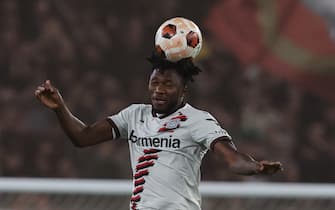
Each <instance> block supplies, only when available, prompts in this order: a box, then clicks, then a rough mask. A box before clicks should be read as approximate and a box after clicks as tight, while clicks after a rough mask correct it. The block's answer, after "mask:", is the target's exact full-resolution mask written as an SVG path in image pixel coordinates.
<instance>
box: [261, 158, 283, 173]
mask: <svg viewBox="0 0 335 210" xmlns="http://www.w3.org/2000/svg"><path fill="white" fill-rule="evenodd" d="M259 165H260V167H259V169H258V174H268V175H271V174H274V173H276V172H278V171H283V170H284V169H283V166H282V164H281V163H280V162H272V161H267V160H262V161H260V162H259Z"/></svg>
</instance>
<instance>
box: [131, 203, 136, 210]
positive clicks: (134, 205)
mask: <svg viewBox="0 0 335 210" xmlns="http://www.w3.org/2000/svg"><path fill="white" fill-rule="evenodd" d="M136 207H137V204H136V203H135V202H133V203H132V206H131V210H136Z"/></svg>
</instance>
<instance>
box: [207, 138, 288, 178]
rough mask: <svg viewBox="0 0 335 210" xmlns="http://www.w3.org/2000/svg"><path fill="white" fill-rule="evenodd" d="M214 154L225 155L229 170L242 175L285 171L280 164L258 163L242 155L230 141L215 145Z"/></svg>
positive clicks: (220, 141) (264, 161)
mask: <svg viewBox="0 0 335 210" xmlns="http://www.w3.org/2000/svg"><path fill="white" fill-rule="evenodd" d="M213 149H214V152H215V153H217V154H219V155H223V156H224V158H225V160H226V161H227V163H228V166H229V168H230V169H231V170H232V171H233V172H235V173H237V174H241V175H255V174H274V173H276V172H278V171H281V170H283V168H282V164H281V163H280V162H272V161H266V160H263V161H256V160H254V159H253V158H252V157H251V156H250V155H247V154H244V153H240V152H239V151H237V150H236V148H235V146H234V145H233V144H232V143H231V141H229V140H225V139H222V140H219V141H217V142H216V143H214V146H213Z"/></svg>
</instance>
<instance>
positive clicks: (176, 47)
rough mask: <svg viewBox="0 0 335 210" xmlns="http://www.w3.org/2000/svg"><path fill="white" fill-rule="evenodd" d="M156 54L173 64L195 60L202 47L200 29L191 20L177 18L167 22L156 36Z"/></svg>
mask: <svg viewBox="0 0 335 210" xmlns="http://www.w3.org/2000/svg"><path fill="white" fill-rule="evenodd" d="M155 47H156V53H158V54H159V55H160V56H161V57H163V58H166V59H167V60H169V61H171V62H177V61H179V60H181V59H183V58H188V57H192V58H195V57H196V56H197V55H199V53H200V50H201V47H202V35H201V31H200V29H199V27H198V26H197V25H196V24H195V23H194V22H193V21H191V20H189V19H186V18H183V17H175V18H172V19H169V20H167V21H165V22H164V23H163V24H162V25H161V26H160V27H159V28H158V30H157V32H156V36H155Z"/></svg>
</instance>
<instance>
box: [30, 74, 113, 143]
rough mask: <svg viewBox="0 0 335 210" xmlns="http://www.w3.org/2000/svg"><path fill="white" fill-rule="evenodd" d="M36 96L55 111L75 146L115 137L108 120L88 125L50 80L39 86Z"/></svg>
mask: <svg viewBox="0 0 335 210" xmlns="http://www.w3.org/2000/svg"><path fill="white" fill-rule="evenodd" d="M35 96H36V97H37V99H38V100H39V101H40V102H41V103H42V104H43V105H45V106H46V107H47V108H49V109H51V110H53V111H55V113H56V115H57V118H58V120H59V122H60V125H61V126H62V128H63V130H64V131H65V133H66V134H67V135H68V136H69V138H70V139H71V141H72V143H73V144H74V145H75V146H78V147H85V146H90V145H94V144H98V143H100V142H103V141H107V140H110V139H112V138H113V135H112V130H111V125H110V124H109V123H108V122H107V120H101V121H98V122H96V123H93V124H92V125H86V124H85V123H84V122H82V121H81V120H79V119H78V118H77V117H75V116H74V115H73V114H72V113H71V111H70V110H69V108H68V107H67V106H66V104H65V102H64V100H63V98H62V96H61V94H60V92H59V91H58V89H57V88H55V87H54V86H53V85H52V84H51V82H50V81H49V80H47V81H45V82H44V83H43V84H41V85H40V86H38V87H37V89H36V90H35Z"/></svg>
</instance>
